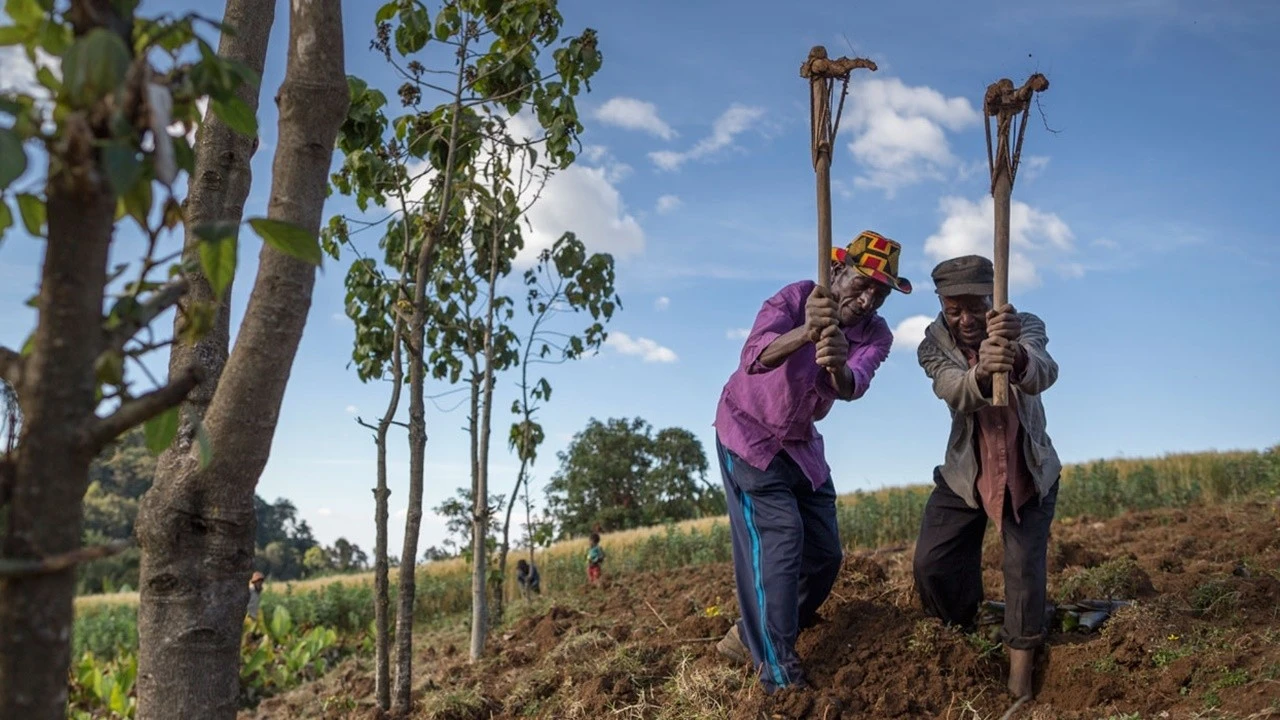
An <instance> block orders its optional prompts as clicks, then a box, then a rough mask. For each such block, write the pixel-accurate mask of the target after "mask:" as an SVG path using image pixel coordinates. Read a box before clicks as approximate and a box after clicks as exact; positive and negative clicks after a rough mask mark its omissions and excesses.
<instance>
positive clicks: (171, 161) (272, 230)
mask: <svg viewBox="0 0 1280 720" xmlns="http://www.w3.org/2000/svg"><path fill="white" fill-rule="evenodd" d="M137 4H138V3H137V2H136V0H114V1H112V0H70V2H69V3H62V2H54V1H53V0H9V1H8V2H6V4H5V11H6V14H7V15H8V16H9V19H10V21H11V23H12V24H11V25H6V26H3V27H0V44H3V45H22V46H23V48H24V49H25V51H26V54H27V58H28V60H29V61H30V63H31V65H32V66H33V67H36V66H37V65H38V67H39V69H38V71H37V72H35V73H34V74H35V85H34V87H28V88H24V89H21V90H19V91H18V92H15V93H11V94H9V95H6V96H5V97H3V98H0V116H3V117H4V122H3V123H0V192H2V193H3V195H4V197H3V201H2V202H0V232H4V231H6V230H8V229H10V228H11V227H12V226H13V225H14V218H15V215H14V213H13V210H12V209H11V206H10V200H11V199H12V201H13V204H14V206H16V208H17V211H18V213H17V216H18V217H19V218H20V219H21V222H22V225H23V227H24V229H25V230H26V231H27V233H28V234H29V235H31V236H34V237H37V238H44V239H46V241H47V242H46V252H45V256H44V259H43V262H42V266H41V271H40V283H39V292H38V294H37V296H36V297H35V298H33V300H32V304H33V306H34V307H35V308H36V311H37V320H36V328H35V331H34V332H33V334H32V335H31V337H30V338H29V339H28V341H27V342H26V344H25V345H24V346H23V347H22V348H21V349H20V350H19V351H14V350H12V349H10V348H3V347H0V379H3V380H4V381H6V382H7V383H8V384H9V385H11V386H12V387H13V389H14V390H15V392H16V396H17V399H18V402H19V404H20V406H21V410H22V417H23V423H22V426H21V431H20V433H19V435H18V438H17V446H16V448H14V449H13V450H11V451H10V452H7V453H6V455H5V457H4V459H3V461H0V490H2V492H0V498H3V499H4V501H5V503H6V505H5V507H4V510H7V514H6V517H5V518H4V526H5V529H4V537H3V542H2V544H0V553H2V554H3V560H0V626H3V627H4V629H5V630H4V632H3V633H0V717H22V718H32V719H33V720H42V719H45V718H49V719H52V718H61V717H63V716H64V715H65V712H66V699H67V692H66V688H67V685H66V677H67V671H68V666H69V661H70V637H71V621H72V594H73V591H74V583H75V575H76V572H75V566H76V564H77V563H78V562H80V561H82V560H86V559H90V558H92V557H100V556H103V555H106V554H109V552H111V551H113V550H116V549H119V548H120V547H121V545H120V544H115V545H112V546H108V547H107V548H101V547H98V548H82V547H81V546H80V543H81V532H82V527H83V522H82V521H83V515H82V513H83V510H82V503H81V500H82V498H83V496H84V494H85V491H86V488H87V486H88V474H89V467H90V464H91V463H92V461H93V459H94V458H95V457H96V456H97V455H98V453H99V451H100V450H101V449H102V448H103V447H105V446H106V445H107V444H108V443H110V442H111V441H112V440H113V439H114V438H116V437H117V436H118V435H120V434H121V433H123V432H124V431H126V430H128V429H130V428H132V427H135V426H138V425H141V424H144V423H145V424H146V436H147V444H148V446H149V447H150V448H151V449H152V450H153V451H156V452H158V451H160V450H162V449H164V448H165V447H167V446H168V445H169V444H170V443H171V442H172V441H173V438H174V436H175V435H176V434H177V425H178V413H177V410H176V406H177V405H178V404H179V403H181V402H182V400H183V398H184V397H186V395H187V394H188V393H189V392H190V391H191V390H192V389H193V388H195V387H196V386H197V385H198V384H199V383H200V380H201V379H202V378H204V377H206V374H205V373H204V371H203V369H202V368H200V367H198V366H195V365H189V364H182V365H178V366H176V367H175V368H174V370H173V372H171V373H170V378H169V382H168V384H165V385H163V386H158V387H156V388H154V389H152V390H150V391H143V392H140V391H139V388H138V387H137V386H136V383H135V382H134V380H133V375H134V373H133V372H132V371H131V370H130V368H131V367H132V366H134V365H137V366H140V367H141V368H142V369H143V370H144V371H145V365H142V358H143V357H144V356H147V355H148V354H150V353H152V352H154V351H156V350H160V349H163V348H164V347H165V346H166V345H167V344H168V342H167V341H159V340H157V339H155V337H154V333H153V332H151V325H152V323H153V321H155V320H156V318H158V317H159V316H160V315H162V314H164V313H165V312H167V311H169V310H172V309H175V308H176V310H177V316H178V317H180V318H183V319H185V322H184V324H183V327H182V331H181V333H179V335H178V337H177V338H176V339H177V340H181V341H194V340H197V339H198V338H199V337H200V336H201V335H202V334H203V333H204V332H205V331H206V330H207V329H208V327H209V326H210V324H211V323H210V322H209V320H210V319H211V318H212V317H213V316H214V314H215V310H216V308H215V306H214V305H213V304H212V303H210V302H208V301H207V300H206V299H205V298H202V297H200V296H199V295H198V294H195V295H189V290H190V289H191V286H192V284H193V280H192V278H193V277H194V275H195V274H196V272H197V268H198V267H200V266H202V265H203V266H204V267H206V268H208V269H210V270H211V271H212V272H213V274H214V275H215V276H216V275H219V274H224V273H225V271H226V268H227V266H228V265H229V263H228V257H231V258H233V257H234V253H235V246H236V242H235V240H226V241H223V242H220V243H217V247H216V248H215V247H213V245H214V243H208V245H209V249H208V251H207V252H204V253H198V257H196V256H194V255H193V256H188V257H185V258H183V261H182V262H180V263H173V260H175V259H176V258H177V254H174V255H170V256H164V255H162V254H161V247H162V245H163V244H164V241H165V240H166V239H167V237H168V234H169V233H170V232H171V231H173V230H174V229H175V228H176V227H177V226H178V225H180V224H186V225H188V226H189V227H192V228H194V227H196V226H197V225H198V223H196V222H192V221H191V220H190V219H189V218H185V215H186V212H185V209H184V207H183V206H182V205H181V204H180V203H179V202H178V200H177V199H176V198H175V194H174V187H175V184H177V183H178V182H179V181H180V179H181V175H180V173H183V172H185V173H186V174H187V175H188V176H191V177H193V178H198V177H199V172H198V171H196V170H195V167H194V164H193V154H192V151H191V148H190V145H189V144H188V142H187V140H186V138H185V133H184V132H183V131H184V130H185V129H186V127H187V126H189V125H192V124H194V123H195V122H196V120H197V118H198V111H197V109H196V108H197V104H196V101H197V100H198V99H200V98H208V99H209V102H210V106H211V107H212V110H213V113H214V115H215V116H217V117H218V118H221V119H222V120H224V121H225V122H227V123H229V124H232V125H235V126H237V127H238V128H239V129H241V130H242V131H246V132H248V133H249V134H252V133H253V131H254V121H253V113H252V111H250V110H248V108H247V107H246V106H245V103H244V102H243V100H242V99H240V98H239V97H237V95H236V91H237V89H238V88H240V87H241V86H242V85H245V84H248V85H256V84H257V82H258V73H257V72H256V71H255V70H254V69H253V68H250V67H247V66H246V65H245V64H244V63H239V62H236V61H235V60H234V59H230V58H220V57H218V56H217V55H215V54H214V53H213V52H212V50H211V49H210V48H209V47H208V46H207V45H205V44H204V43H203V42H202V41H199V40H198V39H197V38H196V37H195V33H194V28H195V26H196V23H197V21H198V20H199V18H197V17H196V16H194V15H187V16H181V17H173V16H160V17H156V18H143V17H137V16H136V15H135V10H136V6H137ZM191 50H195V51H198V52H197V53H195V55H196V58H198V59H196V58H193V59H183V58H190V57H191V55H192V53H190V52H188V51H191ZM46 58H52V60H51V61H49V60H45V59H46ZM37 60H40V61H41V62H40V63H39V64H38V63H37ZM50 65H52V66H53V67H56V68H57V69H59V70H60V71H61V72H60V76H59V73H58V72H55V71H54V69H53V68H52V67H50ZM175 123H177V124H178V125H179V127H177V128H176V130H177V132H176V134H175V133H172V132H171V129H174V124H175ZM31 148H35V149H37V150H38V151H43V152H42V153H40V154H38V158H39V159H40V160H41V161H46V162H44V165H45V166H46V168H47V172H45V174H44V175H43V176H40V173H39V168H38V167H37V165H39V164H40V163H37V164H34V165H33V164H30V158H29V157H28V154H27V150H28V149H31ZM29 171H31V172H30V173H29ZM24 177H26V178H27V180H26V182H25V183H22V184H19V181H21V180H23V178H24ZM126 219H129V220H131V221H132V222H135V223H136V224H137V225H138V228H139V229H140V230H141V237H142V240H143V243H142V244H143V249H142V250H141V251H140V252H141V258H140V260H139V262H137V263H136V264H134V265H133V267H131V264H130V263H125V264H123V265H121V266H118V267H116V268H115V269H114V270H113V271H111V272H108V256H109V253H110V251H111V250H112V245H113V242H114V241H115V240H116V238H115V230H116V227H117V223H120V222H124V221H126ZM184 221H185V222H184ZM254 222H255V229H256V230H258V231H259V233H260V234H262V235H263V236H264V239H267V240H268V241H269V242H273V241H278V240H279V239H280V236H281V235H288V234H290V233H296V232H297V228H295V227H293V226H292V225H289V224H287V223H283V222H279V221H268V220H266V219H259V220H256V221H254ZM202 247H203V245H202ZM126 252H127V251H126ZM165 270H167V271H168V275H167V279H165V280H156V279H155V278H154V277H153V274H154V273H156V272H157V271H160V272H163V271H165ZM126 275H129V276H131V277H132V279H130V280H128V281H127V282H122V281H123V279H124V278H125V276H126ZM108 300H110V302H108ZM104 305H109V307H108V309H107V311H106V313H105V314H104V310H103V309H104ZM157 385H159V384H158V383H157ZM100 413H101V414H100ZM206 439H207V438H206V436H205V435H204V433H203V431H202V430H199V429H197V430H196V431H194V432H193V433H192V434H191V436H190V437H188V439H187V441H188V443H189V446H190V447H191V448H192V454H193V456H194V460H193V462H195V463H196V464H202V463H204V462H205V461H207V459H208V443H207V442H205V440H206ZM237 619H238V618H237ZM237 639H238V634H237ZM231 664H232V669H231V673H232V677H233V678H234V675H235V669H234V660H232V662H231ZM231 694H232V695H234V689H233V692H232V693H231ZM232 713H233V714H234V708H232ZM169 716H170V717H172V715H169Z"/></svg>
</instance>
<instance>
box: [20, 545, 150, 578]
mask: <svg viewBox="0 0 1280 720" xmlns="http://www.w3.org/2000/svg"><path fill="white" fill-rule="evenodd" d="M132 546H133V540H112V541H111V542H109V543H107V544H105V545H88V546H86V547H81V548H76V549H75V550H72V551H70V552H65V553H62V554H61V555H54V556H52V557H47V558H41V559H38V560H16V559H10V558H0V577H17V576H20V575H45V574H48V573H55V572H60V571H62V570H66V569H67V568H71V567H75V566H76V565H79V564H81V563H86V562H89V561H91V560H99V559H102V558H105V557H111V556H112V555H116V554H118V553H122V552H124V551H125V550H128V549H129V548H130V547H132Z"/></svg>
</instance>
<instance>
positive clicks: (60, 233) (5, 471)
mask: <svg viewBox="0 0 1280 720" xmlns="http://www.w3.org/2000/svg"><path fill="white" fill-rule="evenodd" d="M68 17H70V18H72V20H73V25H74V32H75V34H76V35H77V36H83V35H84V34H86V33H88V32H89V31H90V30H93V29H95V28H98V27H106V28H107V29H109V30H110V31H112V32H117V33H119V34H121V35H122V36H124V37H125V38H126V43H127V41H128V38H129V36H130V33H131V30H132V25H131V22H130V21H129V20H128V19H127V18H124V17H122V16H120V15H119V14H117V12H116V10H115V8H114V7H113V6H111V5H110V4H108V3H107V2H105V1H104V0H77V1H76V2H73V3H72V5H71V8H70V10H69V12H68ZM133 68H134V70H133V71H131V72H130V74H129V75H128V77H127V79H126V82H128V83H130V86H131V87H136V83H138V82H139V81H140V80H139V76H138V75H136V74H135V73H136V72H137V71H138V69H139V68H141V65H140V64H135V65H134V66H133ZM139 98H140V94H139V93H136V92H135V93H128V92H126V93H125V105H124V106H123V107H118V108H117V109H118V110H120V111H122V112H123V113H124V114H125V117H132V114H133V113H134V112H136V111H137V109H138V108H137V107H136V106H135V104H136V103H137V102H138V100H139ZM102 110H103V108H102V107H95V108H90V109H89V110H87V111H77V112H73V113H72V114H70V115H68V116H67V117H66V118H64V119H63V120H61V130H62V135H61V137H60V138H59V139H58V141H57V142H56V143H54V144H51V145H50V147H49V154H50V156H51V158H52V159H54V160H55V162H51V163H50V175H49V178H48V181H47V184H46V188H45V190H46V192H45V197H46V213H47V217H48V239H47V242H46V243H45V256H44V260H43V264H42V266H41V277H40V292H39V295H38V298H37V305H36V307H37V312H38V320H37V324H36V331H35V336H34V344H33V347H32V350H31V353H30V354H29V355H27V356H25V357H24V356H22V355H20V354H18V353H15V352H13V351H12V350H9V349H7V348H0V376H3V377H4V378H5V380H6V381H7V382H10V383H12V384H13V389H14V391H15V393H16V395H17V397H18V402H19V405H20V408H21V414H22V418H23V422H22V429H21V431H20V434H19V436H18V441H17V448H16V450H11V451H10V452H9V453H8V455H7V456H6V457H5V458H4V462H2V463H0V496H3V498H0V499H4V500H5V501H6V502H7V508H6V510H7V519H6V522H5V523H4V526H5V527H4V536H3V538H2V539H0V557H3V558H4V562H3V566H4V567H3V570H0V718H23V719H24V720H61V719H62V718H64V717H66V704H67V672H68V669H69V667H70V661H71V625H72V618H73V613H72V600H73V597H74V593H75V573H76V569H75V566H76V561H78V560H79V559H83V558H89V557H92V556H93V554H94V553H93V552H91V551H82V550H81V549H80V540H81V530H82V524H83V508H82V501H83V498H84V493H85V489H86V488H87V486H88V475H89V465H90V463H91V462H92V460H93V458H94V457H95V456H96V455H97V453H98V451H99V450H100V449H101V448H102V447H103V446H104V445H105V444H106V443H107V442H110V441H111V440H112V439H114V437H115V436H116V435H118V434H119V433H120V432H122V431H124V430H126V429H128V428H129V427H132V426H133V425H136V424H139V423H141V422H144V421H146V420H148V419H150V418H151V417H154V416H155V415H157V414H159V413H160V412H162V411H164V410H165V409H167V408H169V407H172V406H174V405H177V404H178V403H179V402H181V400H182V398H183V396H185V395H186V394H187V393H188V392H189V391H190V390H191V388H192V387H193V386H194V385H195V384H196V382H197V377H198V376H197V375H196V374H194V373H191V372H181V373H177V374H175V377H174V379H173V382H172V383H171V384H170V385H168V386H166V387H164V388H161V389H159V390H156V391H153V392H151V393H148V394H147V395H144V396H141V397H138V398H136V399H131V400H127V401H125V402H124V403H122V404H121V405H120V407H119V408H117V409H116V410H115V412H113V413H112V414H110V415H109V416H107V417H105V418H99V417H98V416H97V414H96V411H97V407H98V404H99V401H98V398H97V393H96V391H97V379H96V373H95V362H96V360H97V358H98V357H99V355H100V354H101V353H102V352H103V351H104V349H106V348H107V344H108V341H110V342H111V343H112V345H113V346H114V344H115V343H116V342H117V341H118V338H116V337H115V336H114V334H113V335H111V336H109V335H108V334H107V333H106V332H105V331H104V330H103V323H102V307H103V302H104V293H105V288H106V283H107V260H108V254H109V250H110V247H111V241H112V234H113V231H114V226H115V208H116V197H115V195H114V193H113V192H112V190H111V187H110V184H109V183H108V180H107V176H106V173H105V172H104V171H103V169H102V167H101V164H100V156H99V154H98V153H97V152H96V149H95V142H97V141H99V140H102V139H105V138H107V137H109V135H110V133H109V130H108V128H107V126H106V122H105V120H104V118H106V117H107V114H106V113H105V112H103V111H102ZM182 286H183V283H182V282H181V281H176V282H175V284H174V288H175V289H177V290H178V291H179V292H180V290H181V288H182Z"/></svg>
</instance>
